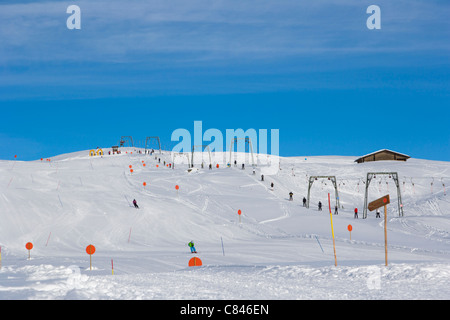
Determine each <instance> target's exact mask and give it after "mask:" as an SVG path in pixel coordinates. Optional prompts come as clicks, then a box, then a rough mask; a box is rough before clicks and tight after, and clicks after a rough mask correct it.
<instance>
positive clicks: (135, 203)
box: [133, 199, 139, 209]
mask: <svg viewBox="0 0 450 320" xmlns="http://www.w3.org/2000/svg"><path fill="white" fill-rule="evenodd" d="M133 204H134V207H135V208H136V209H139V206H138V204H137V201H136V199H134V200H133Z"/></svg>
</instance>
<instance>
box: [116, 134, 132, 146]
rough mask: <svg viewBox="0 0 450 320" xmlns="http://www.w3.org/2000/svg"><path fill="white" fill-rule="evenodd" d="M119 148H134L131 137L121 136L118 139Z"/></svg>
mask: <svg viewBox="0 0 450 320" xmlns="http://www.w3.org/2000/svg"><path fill="white" fill-rule="evenodd" d="M119 146H120V147H132V148H133V147H134V143H133V137H132V136H122V137H120V142H119Z"/></svg>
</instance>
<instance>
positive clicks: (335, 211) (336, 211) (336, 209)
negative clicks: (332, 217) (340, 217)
mask: <svg viewBox="0 0 450 320" xmlns="http://www.w3.org/2000/svg"><path fill="white" fill-rule="evenodd" d="M334 214H338V206H337V205H336V206H334Z"/></svg>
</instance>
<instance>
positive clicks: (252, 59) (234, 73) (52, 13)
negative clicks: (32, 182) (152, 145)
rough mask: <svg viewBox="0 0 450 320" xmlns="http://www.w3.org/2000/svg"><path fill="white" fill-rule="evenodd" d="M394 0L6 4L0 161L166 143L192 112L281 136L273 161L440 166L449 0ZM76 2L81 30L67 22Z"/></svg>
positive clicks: (207, 123)
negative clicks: (366, 157)
mask: <svg viewBox="0 0 450 320" xmlns="http://www.w3.org/2000/svg"><path fill="white" fill-rule="evenodd" d="M393 2H394V1H384V0H383V1H377V0H376V1H360V0H340V1H338V0H324V1H312V3H309V2H306V1H294V0H289V1H288V0H278V1H275V0H244V1H242V0H241V1H237V0H221V1H217V0H191V1H184V0H165V1H162V0H161V1H155V0H148V1H137V0H134V1H124V0H120V1H119V0H109V1H104V0H89V1H87V0H86V1H82V0H74V1H31V0H29V1H25V0H23V1H8V0H7V1H1V2H0V23H1V28H0V111H1V116H0V159H14V155H16V154H17V155H18V159H21V160H34V159H39V158H41V157H51V156H54V155H57V154H60V153H65V152H72V151H78V150H85V149H91V148H95V147H97V146H103V147H108V146H111V145H114V144H117V142H118V140H119V139H120V137H121V136H124V135H131V136H133V138H134V139H135V140H143V139H145V137H146V136H155V135H158V136H160V137H161V139H162V143H163V145H164V146H166V148H168V149H171V147H173V146H174V145H175V144H176V142H171V141H170V137H171V134H172V132H173V131H174V130H175V129H177V128H185V129H188V130H192V131H193V122H194V121H196V120H200V121H203V129H204V130H206V129H208V128H217V129H220V130H223V132H224V133H225V130H226V129H237V128H243V129H244V130H246V129H249V128H254V129H279V130H280V154H281V155H284V156H295V155H300V156H303V155H351V156H358V155H363V154H366V153H370V152H372V151H375V150H378V149H382V148H388V149H393V150H396V151H399V152H402V153H406V154H408V155H410V156H412V157H415V158H425V159H433V160H444V161H449V160H450V152H449V145H450V130H449V126H448V119H449V115H450V112H449V105H450V103H449V102H450V99H449V93H450V90H449V71H450V59H449V57H450V41H449V40H450V22H449V20H448V12H449V9H450V4H449V3H448V1H437V0H436V1H418V0H412V1H402V0H400V1H395V2H394V3H393ZM71 4H77V5H78V6H79V7H80V8H81V12H82V22H81V26H82V28H81V30H68V29H67V27H66V19H67V18H68V16H69V15H68V14H67V13H66V9H67V7H68V6H69V5H71ZM371 4H376V5H378V6H379V7H380V8H381V29H380V30H369V29H367V27H366V20H367V18H368V17H369V15H368V14H367V13H366V9H367V7H368V6H369V5H371ZM224 135H225V134H224ZM226 145H227V143H226Z"/></svg>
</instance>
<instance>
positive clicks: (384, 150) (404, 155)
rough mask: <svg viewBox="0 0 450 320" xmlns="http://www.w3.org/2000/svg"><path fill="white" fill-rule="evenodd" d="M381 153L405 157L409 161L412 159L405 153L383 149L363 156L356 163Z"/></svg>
mask: <svg viewBox="0 0 450 320" xmlns="http://www.w3.org/2000/svg"><path fill="white" fill-rule="evenodd" d="M381 152H390V153H395V154H398V155H399V156H403V157H405V158H407V159H408V158H411V157H410V156H408V155H407V154H404V153H400V152H397V151H392V150H389V149H381V150H378V151H375V152H372V153H368V154H366V155H363V156H361V157H359V158H358V159H356V160H355V162H357V161H358V160H360V159H362V158H365V157H368V156H372V155H374V154H377V153H381Z"/></svg>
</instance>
